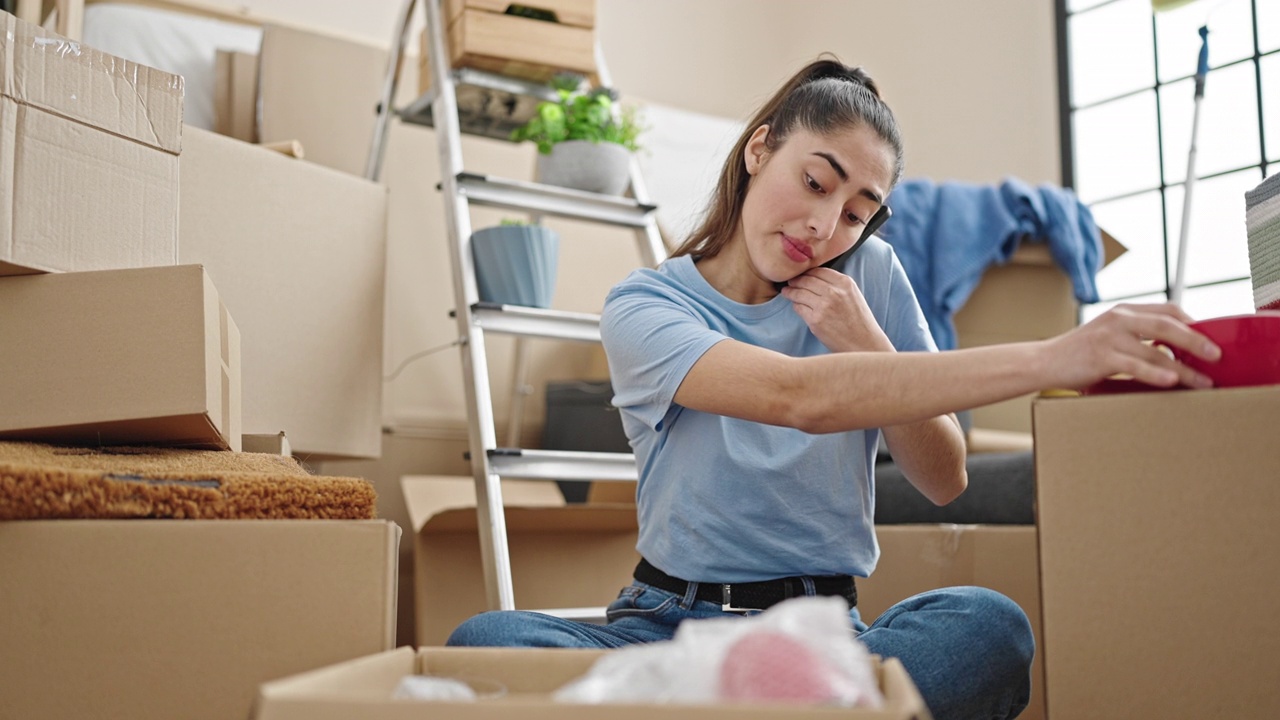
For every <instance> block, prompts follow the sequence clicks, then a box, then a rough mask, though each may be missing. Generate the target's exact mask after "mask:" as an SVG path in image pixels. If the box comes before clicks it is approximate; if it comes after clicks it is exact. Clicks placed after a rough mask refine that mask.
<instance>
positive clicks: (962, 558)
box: [858, 525, 1088, 720]
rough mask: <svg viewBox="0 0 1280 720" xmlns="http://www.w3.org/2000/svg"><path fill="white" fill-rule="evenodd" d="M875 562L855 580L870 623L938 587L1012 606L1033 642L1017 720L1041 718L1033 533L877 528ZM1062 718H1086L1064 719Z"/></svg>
mask: <svg viewBox="0 0 1280 720" xmlns="http://www.w3.org/2000/svg"><path fill="white" fill-rule="evenodd" d="M876 538H877V539H878V540H879V542H880V562H879V564H878V565H877V566H876V569H875V572H873V573H871V577H870V578H867V579H865V580H861V579H860V580H858V610H859V612H860V613H861V615H862V619H863V622H866V623H867V624H871V622H872V621H874V620H875V619H876V618H877V617H879V616H880V614H881V613H883V612H884V611H885V610H888V609H889V607H890V606H892V605H894V604H895V603H897V602H900V601H902V600H905V599H907V598H909V597H911V596H912V595H917V594H919V593H922V592H925V591H926V590H934V589H937V588H942V587H952V586H957V585H976V586H979V587H985V588H990V589H992V590H995V591H997V592H1000V593H1002V594H1004V595H1005V596H1007V597H1008V598H1009V599H1010V600H1013V601H1014V602H1016V603H1017V604H1018V605H1019V606H1020V607H1021V608H1022V610H1023V611H1024V612H1025V613H1026V614H1027V619H1028V620H1029V621H1030V622H1031V630H1032V632H1033V633H1035V638H1036V658H1035V661H1034V662H1033V663H1032V665H1031V702H1030V703H1029V704H1028V705H1027V708H1026V710H1023V711H1022V714H1021V715H1019V716H1018V717H1019V718H1020V720H1042V719H1043V718H1044V717H1045V675H1044V661H1043V655H1044V653H1043V645H1042V643H1041V639H1042V638H1043V632H1042V630H1041V623H1040V574H1039V569H1038V567H1037V564H1036V563H1037V560H1036V528H1035V527H1034V526H1017V525H1000V526H997V525H877V526H876ZM1066 717H1088V716H1085V715H1078V716H1077V715H1067V716H1066Z"/></svg>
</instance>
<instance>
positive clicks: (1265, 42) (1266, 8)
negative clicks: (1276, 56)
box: [1211, 0, 1280, 52]
mask: <svg viewBox="0 0 1280 720" xmlns="http://www.w3.org/2000/svg"><path fill="white" fill-rule="evenodd" d="M1257 7H1258V49H1259V50H1261V51H1262V52H1271V51H1272V50H1276V49H1280V3H1277V2H1267V1H1266V0H1258V4H1257ZM1211 49H1212V48H1211Z"/></svg>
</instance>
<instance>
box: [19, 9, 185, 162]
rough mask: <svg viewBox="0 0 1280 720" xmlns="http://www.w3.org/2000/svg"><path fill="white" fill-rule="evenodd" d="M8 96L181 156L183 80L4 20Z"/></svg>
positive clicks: (52, 34)
mask: <svg viewBox="0 0 1280 720" xmlns="http://www.w3.org/2000/svg"><path fill="white" fill-rule="evenodd" d="M2 22H3V28H2V30H3V33H4V34H3V35H2V36H0V43H2V44H3V52H0V62H3V68H0V73H3V78H2V80H0V82H3V87H2V89H0V92H2V93H3V94H4V95H5V96H6V97H9V98H12V99H13V100H15V101H17V102H18V103H21V104H24V105H29V106H32V107H36V108H40V109H41V110H45V111H48V112H51V113H54V114H57V115H61V116H63V117H67V118H71V119H72V120H76V121H78V122H82V123H84V124H86V125H90V126H92V127H96V128H101V129H103V130H106V131H107V132H111V133H114V134H117V135H120V136H122V137H126V138H129V139H131V140H136V141H137V142H140V143H143V144H145V145H149V146H151V147H155V148H158V149H161V150H165V151H167V152H170V153H173V154H175V155H176V154H178V153H179V152H181V150H182V107H183V93H184V88H183V80H182V76H180V75H173V74H171V73H166V72H161V71H159V70H156V69H154V68H150V67H147V66H145V65H139V64H137V63H134V62H130V61H128V60H125V59H123V58H118V57H115V56H113V55H108V54H107V53H104V52H101V51H98V50H94V49H93V48H91V47H88V46H87V45H82V44H80V43H78V42H74V41H71V40H68V39H66V38H64V37H61V36H59V35H55V34H54V33H51V32H48V31H46V30H44V29H43V28H41V27H39V26H36V25H32V24H30V23H26V22H23V21H21V20H19V19H17V18H16V17H14V16H12V15H8V14H6V15H5V16H4V18H3V21H2Z"/></svg>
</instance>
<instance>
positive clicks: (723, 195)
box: [671, 58, 903, 257]
mask: <svg viewBox="0 0 1280 720" xmlns="http://www.w3.org/2000/svg"><path fill="white" fill-rule="evenodd" d="M761 125H768V126H769V134H768V136H767V137H766V138H765V145H766V147H768V148H769V150H770V151H771V152H772V151H776V150H777V149H778V147H780V146H781V145H782V143H784V142H786V140H787V138H788V137H789V136H790V134H791V131H792V130H794V129H795V128H796V126H800V127H802V128H804V129H806V130H808V131H810V132H814V133H820V134H830V133H833V132H835V131H837V130H843V129H845V128H853V127H859V126H863V125H865V126H867V127H870V128H871V129H872V130H874V131H875V132H876V134H877V135H879V136H880V138H881V139H883V140H884V141H885V143H887V144H888V145H889V146H890V147H891V148H893V151H894V155H895V158H894V167H893V181H892V183H890V186H889V187H890V188H892V187H893V186H894V185H896V184H897V183H898V180H899V179H900V178H901V177H902V166H903V157H902V136H901V134H900V133H899V132H898V121H897V120H895V119H894V117H893V112H892V111H890V110H889V106H888V105H886V104H885V103H884V100H881V99H880V90H879V88H877V87H876V84H875V81H873V80H872V79H871V77H870V76H869V75H867V73H866V72H864V71H863V70H862V68H851V67H849V66H847V65H845V64H844V63H842V62H840V61H839V60H836V59H834V58H831V59H828V58H819V59H818V60H815V61H813V62H811V63H809V64H808V65H806V66H805V67H804V68H802V69H801V70H800V71H799V72H797V73H796V74H795V75H793V76H792V77H791V79H790V80H788V81H787V82H786V84H784V85H783V86H782V87H781V88H780V89H779V90H778V92H776V93H774V95H773V97H772V98H770V99H769V101H768V102H767V103H765V104H764V106H763V107H761V108H760V110H758V111H757V112H756V114H755V117H753V118H751V121H750V122H748V123H747V127H746V129H745V130H743V132H742V136H741V137H739V138H738V142H737V143H735V144H734V146H733V151H732V152H730V153H729V157H728V158H726V159H725V161H724V167H723V168H721V170H720V180H719V182H718V183H716V191H715V194H714V195H713V196H712V198H711V202H710V204H709V205H708V207H707V211H706V215H705V217H704V218H703V221H702V225H701V226H699V227H698V229H697V230H695V231H694V232H693V233H692V234H691V235H690V236H689V237H688V238H686V239H685V241H684V242H683V243H682V244H681V245H680V247H678V248H676V250H675V251H674V252H673V253H671V257H678V256H680V255H700V256H704V257H711V256H712V255H715V254H716V253H718V252H720V250H721V248H723V247H724V245H725V243H727V242H728V241H729V238H730V237H732V236H733V232H734V231H735V230H736V229H737V228H736V227H735V226H736V224H737V222H738V217H739V214H740V213H741V211H742V204H743V201H744V200H745V199H746V197H747V184H748V182H749V181H750V179H751V176H750V175H749V174H748V173H747V167H746V161H745V160H744V159H743V155H744V153H745V151H746V147H747V142H748V141H749V140H750V139H751V135H752V134H753V133H754V132H755V131H756V129H757V128H759V127H760V126H761Z"/></svg>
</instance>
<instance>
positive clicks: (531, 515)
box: [402, 476, 640, 646]
mask: <svg viewBox="0 0 1280 720" xmlns="http://www.w3.org/2000/svg"><path fill="white" fill-rule="evenodd" d="M402 485H403V487H404V493H405V504H406V505H407V506H408V510H409V517H410V520H411V522H412V523H413V532H414V566H415V567H414V575H415V580H414V582H415V588H414V595H415V597H414V603H415V605H416V608H417V613H416V624H417V632H418V644H419V645H423V646H430V645H443V644H444V642H445V640H447V639H448V637H449V634H450V633H452V632H453V630H454V628H456V627H457V626H458V625H460V624H461V623H462V621H464V620H466V619H467V618H469V617H471V616H472V615H476V614H478V613H481V612H484V611H486V610H488V609H489V606H488V604H487V602H486V599H485V587H484V575H483V571H482V568H481V564H480V540H479V534H478V533H477V531H476V510H475V502H476V501H475V484H474V481H473V480H472V479H471V478H469V477H468V478H449V477H428V476H406V477H405V478H404V479H403V481H402ZM502 497H503V500H504V501H505V502H506V522H507V541H508V542H507V545H508V547H509V549H510V553H511V568H512V573H511V574H512V586H513V588H514V593H515V598H516V606H517V607H518V608H520V609H522V610H537V609H553V608H587V607H599V608H603V607H604V606H606V605H608V604H609V603H610V602H612V601H613V600H614V598H616V597H617V596H618V591H619V590H621V589H622V588H624V587H626V586H627V585H629V584H630V583H631V574H632V572H633V571H634V570H635V568H636V563H638V562H640V556H639V554H637V553H636V549H635V545H636V532H637V525H636V509H635V506H634V505H594V506H584V505H579V506H572V507H566V506H564V499H563V497H562V496H561V495H560V491H559V490H557V489H556V486H555V484H554V483H550V482H541V481H536V480H525V481H518V480H504V481H503V495H502Z"/></svg>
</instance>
